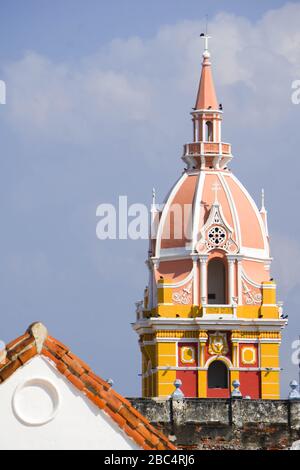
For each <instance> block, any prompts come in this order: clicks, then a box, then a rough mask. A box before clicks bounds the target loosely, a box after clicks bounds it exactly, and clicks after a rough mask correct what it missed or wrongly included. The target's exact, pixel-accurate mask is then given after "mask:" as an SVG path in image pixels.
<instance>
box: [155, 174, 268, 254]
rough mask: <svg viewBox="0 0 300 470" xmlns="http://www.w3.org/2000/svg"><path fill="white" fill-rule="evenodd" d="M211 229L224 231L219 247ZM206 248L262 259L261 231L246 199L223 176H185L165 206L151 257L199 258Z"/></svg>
mask: <svg viewBox="0 0 300 470" xmlns="http://www.w3.org/2000/svg"><path fill="white" fill-rule="evenodd" d="M213 227H217V228H219V229H220V230H221V229H222V230H224V232H222V230H221V232H222V233H223V235H222V237H221V239H219V241H218V240H217V239H216V237H214V236H213V233H212V232H211V233H210V234H208V232H209V230H210V229H211V228H213ZM217 232H218V230H217ZM212 239H213V244H212V243H210V240H212ZM212 248H219V249H221V250H225V251H226V252H227V253H240V254H243V255H245V256H250V257H256V258H268V257H269V241H268V233H267V227H266V224H265V221H264V219H263V216H262V215H261V213H260V211H259V210H258V208H257V206H256V204H255V202H254V201H253V199H252V197H251V196H250V194H249V193H248V191H247V190H246V189H245V187H244V186H243V185H242V184H241V182H240V181H239V180H238V179H237V178H236V177H235V176H234V175H233V174H232V173H231V172H230V171H229V170H221V169H220V170H211V171H210V170H200V171H199V172H198V171H194V172H188V171H187V172H185V173H184V174H183V175H182V176H181V178H180V179H179V180H178V181H177V183H176V184H175V185H174V187H173V188H172V190H171V192H170V193H169V195H168V196H167V199H166V201H165V205H164V208H163V210H162V213H161V216H160V221H159V226H158V230H157V241H156V249H155V257H156V258H160V259H161V258H164V257H165V256H166V257H168V256H172V255H174V254H176V253H178V254H181V256H182V255H184V253H186V255H189V254H190V253H191V252H195V251H196V252H198V253H205V252H209V251H210V250H211V249H212Z"/></svg>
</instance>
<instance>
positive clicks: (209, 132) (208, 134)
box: [205, 121, 213, 142]
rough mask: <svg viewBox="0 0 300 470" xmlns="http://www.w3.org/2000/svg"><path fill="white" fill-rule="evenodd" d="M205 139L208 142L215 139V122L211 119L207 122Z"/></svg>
mask: <svg viewBox="0 0 300 470" xmlns="http://www.w3.org/2000/svg"><path fill="white" fill-rule="evenodd" d="M205 131H206V132H205V140H206V141H207V142H212V140H213V123H212V122H211V121H206V123H205Z"/></svg>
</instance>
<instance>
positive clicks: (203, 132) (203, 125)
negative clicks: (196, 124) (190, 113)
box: [201, 119, 206, 142]
mask: <svg viewBox="0 0 300 470" xmlns="http://www.w3.org/2000/svg"><path fill="white" fill-rule="evenodd" d="M205 124H206V121H205V120H204V119H203V120H202V138H201V140H202V142H204V141H205V137H206V136H205Z"/></svg>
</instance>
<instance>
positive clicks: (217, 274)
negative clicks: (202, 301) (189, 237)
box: [207, 258, 226, 305]
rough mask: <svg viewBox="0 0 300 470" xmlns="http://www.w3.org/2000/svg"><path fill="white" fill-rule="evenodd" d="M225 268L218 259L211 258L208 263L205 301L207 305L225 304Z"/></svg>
mask: <svg viewBox="0 0 300 470" xmlns="http://www.w3.org/2000/svg"><path fill="white" fill-rule="evenodd" d="M225 276H226V272H225V266H224V263H223V261H222V260H221V259H220V258H213V259H212V260H211V261H210V262H209V263H208V276H207V300H208V303H209V304H218V305H224V304H226V294H225V284H226V282H225Z"/></svg>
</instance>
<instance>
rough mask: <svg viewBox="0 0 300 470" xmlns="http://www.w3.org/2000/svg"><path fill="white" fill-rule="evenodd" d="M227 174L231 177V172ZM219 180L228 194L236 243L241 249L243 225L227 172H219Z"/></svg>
mask: <svg viewBox="0 0 300 470" xmlns="http://www.w3.org/2000/svg"><path fill="white" fill-rule="evenodd" d="M227 175H228V177H229V178H230V175H231V174H230V173H229V174H227ZM219 180H220V181H221V184H222V187H223V189H224V192H225V194H226V198H227V201H228V205H229V207H230V211H231V215H232V219H233V226H234V234H235V238H236V243H237V245H238V248H239V249H240V248H241V245H242V236H241V227H240V221H239V217H238V212H237V209H236V205H235V202H234V198H233V197H232V194H231V191H230V189H229V186H228V184H227V181H226V178H225V174H219Z"/></svg>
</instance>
